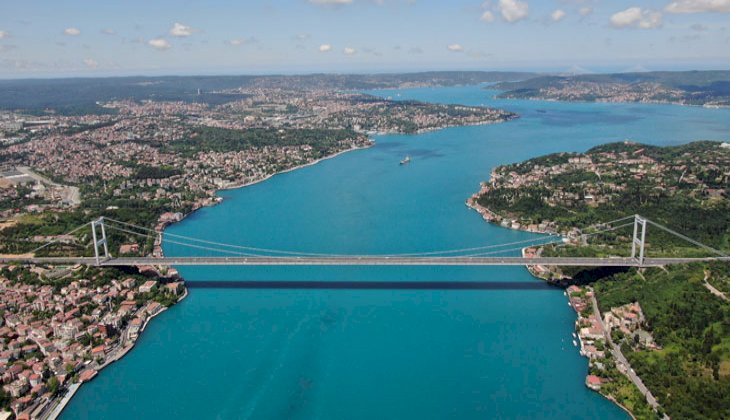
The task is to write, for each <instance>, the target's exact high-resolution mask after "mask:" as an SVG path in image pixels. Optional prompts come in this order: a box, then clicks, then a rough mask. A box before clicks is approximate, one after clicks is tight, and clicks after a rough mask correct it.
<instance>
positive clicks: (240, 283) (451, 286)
mask: <svg viewBox="0 0 730 420" xmlns="http://www.w3.org/2000/svg"><path fill="white" fill-rule="evenodd" d="M185 285H186V286H187V287H188V288H189V289H313V290H548V289H552V288H554V286H551V285H549V284H547V283H543V282H540V281H534V282H526V281H336V280H335V281H326V280H315V281H308V280H232V281H225V280H212V281H205V280H199V281H197V280H196V281H192V280H191V281H186V282H185Z"/></svg>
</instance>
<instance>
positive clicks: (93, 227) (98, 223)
mask: <svg viewBox="0 0 730 420" xmlns="http://www.w3.org/2000/svg"><path fill="white" fill-rule="evenodd" d="M97 227H99V228H100V233H101V239H98V238H99V237H98V235H97V232H96V228H97ZM91 236H92V238H93V240H94V258H95V259H96V265H97V266H98V265H99V264H100V255H99V246H100V245H101V246H103V248H104V259H109V244H108V243H107V240H106V229H104V217H100V218H98V219H96V220H94V221H93V222H91Z"/></svg>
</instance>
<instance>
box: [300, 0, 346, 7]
mask: <svg viewBox="0 0 730 420" xmlns="http://www.w3.org/2000/svg"><path fill="white" fill-rule="evenodd" d="M309 2H310V3H312V4H317V5H323V6H340V5H343V4H350V3H352V0H309Z"/></svg>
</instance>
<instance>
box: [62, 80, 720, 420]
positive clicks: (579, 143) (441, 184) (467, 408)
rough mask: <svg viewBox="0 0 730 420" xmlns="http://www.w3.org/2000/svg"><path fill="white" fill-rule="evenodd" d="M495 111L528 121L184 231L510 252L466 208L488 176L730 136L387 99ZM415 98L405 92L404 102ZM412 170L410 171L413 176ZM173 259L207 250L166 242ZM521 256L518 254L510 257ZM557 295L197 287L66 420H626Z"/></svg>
mask: <svg viewBox="0 0 730 420" xmlns="http://www.w3.org/2000/svg"><path fill="white" fill-rule="evenodd" d="M373 93H376V94H380V95H383V96H393V97H394V98H396V99H398V98H402V99H405V98H415V99H421V100H426V101H432V102H442V103H452V102H453V103H464V104H477V105H478V104H482V103H483V104H489V105H494V106H499V107H503V108H505V109H509V110H513V111H515V112H518V113H519V114H521V116H522V117H521V118H520V119H518V120H516V121H512V122H509V123H506V124H499V125H492V126H479V127H462V128H453V129H447V130H441V131H436V132H430V133H426V134H421V135H416V136H402V135H392V136H381V137H378V138H377V145H376V146H375V147H373V148H370V149H367V150H362V151H356V152H352V153H347V154H344V155H342V156H340V157H337V158H336V159H332V160H327V161H324V162H322V163H320V164H319V165H316V166H312V167H308V168H304V169H302V170H298V171H295V172H291V173H287V174H282V175H279V176H276V177H274V178H272V179H270V180H268V181H266V182H263V183H260V184H257V185H254V186H251V187H248V188H243V189H239V190H231V191H223V192H221V195H222V196H223V197H225V198H226V200H225V201H224V202H223V204H221V205H219V206H216V207H212V208H206V209H202V210H201V211H199V212H197V213H195V214H193V215H191V216H190V217H188V218H187V219H185V221H184V222H182V223H180V224H178V225H175V226H173V227H171V228H170V232H174V233H177V234H183V235H190V236H195V237H199V238H206V239H212V240H217V241H220V242H228V243H239V244H246V245H253V246H258V247H263V248H275V249H289V250H297V251H308V252H327V253H329V252H334V253H401V252H417V251H431V250H439V249H457V248H459V249H460V248H468V247H473V246H481V245H486V244H498V243H505V242H513V241H519V240H524V239H526V238H531V237H534V236H530V235H529V234H526V233H522V232H514V231H511V230H507V229H501V228H498V227H495V226H491V225H488V224H486V223H484V222H483V221H481V219H480V217H479V216H478V215H477V214H476V213H475V212H473V211H469V210H468V209H467V208H466V207H465V206H464V200H465V199H466V198H467V197H468V196H469V195H471V194H472V193H473V192H474V191H475V190H477V189H478V187H479V182H480V181H482V180H485V179H486V178H487V177H488V174H489V172H490V170H491V168H492V167H494V166H496V165H498V164H501V163H507V162H515V161H519V160H523V159H526V158H529V157H532V156H537V155H542V154H545V153H549V152H555V151H581V150H585V149H587V148H589V147H591V146H593V145H596V144H600V143H605V142H609V141H620V140H624V139H626V138H631V139H634V140H637V141H643V142H648V143H654V144H677V143H683V142H687V141H690V140H695V139H718V140H727V139H730V111H729V110H708V109H702V108H688V107H678V106H660V105H634V104H564V103H546V102H530V101H496V100H494V99H492V96H493V95H494V92H490V91H485V90H482V89H479V88H477V87H459V88H438V89H409V90H400V91H382V92H373ZM398 94H400V96H397V95H398ZM405 155H410V156H412V158H413V161H412V163H411V164H410V165H408V166H405V167H402V166H400V165H398V161H399V160H400V159H402V158H403V156H405ZM165 252H166V253H167V254H168V255H193V254H194V255H205V252H203V251H200V250H194V249H185V248H181V247H175V246H173V245H172V244H167V245H166V247H165ZM514 252H516V251H511V253H514ZM181 272H182V274H183V275H184V276H185V278H186V279H187V280H188V282H189V283H193V282H195V281H196V280H198V281H200V280H231V281H233V280H300V281H306V280H363V281H368V280H403V281H431V280H441V281H493V282H514V283H515V284H518V285H519V284H523V283H534V282H536V280H534V279H533V278H531V277H530V276H529V275H528V274H527V273H526V271H525V270H524V269H523V268H520V267H489V268H458V267H451V268H448V267H443V268H432V267H420V268H419V267H416V268H407V267H401V268H397V267H345V268H325V267H300V268H285V267H277V268H241V267H205V268H203V267H187V268H182V269H181ZM574 319H575V314H574V313H573V311H572V309H571V308H570V307H569V306H568V305H567V303H566V299H565V297H564V296H563V294H562V291H561V290H559V289H554V288H550V287H547V286H544V285H538V286H537V287H536V288H534V289H530V290H484V291H463V290H462V291H458V290H451V291H434V290H380V291H373V290H321V289H319V290H311V289H307V290H251V289H192V290H191V294H190V296H189V297H188V298H187V299H186V300H185V301H183V302H182V303H181V304H180V305H177V306H175V307H173V308H171V309H170V310H169V311H167V312H165V313H163V314H162V315H160V316H159V317H158V318H156V319H155V320H154V321H153V322H152V323H151V324H150V326H149V327H148V330H147V331H146V332H145V333H144V334H143V335H142V337H141V339H140V341H139V342H138V344H137V348H135V350H134V351H132V352H131V353H130V354H129V355H127V356H126V357H125V358H124V359H123V360H121V361H120V362H118V363H115V364H114V365H112V366H110V367H109V368H107V369H105V370H104V371H103V372H101V374H100V375H99V376H98V377H97V378H96V379H94V381H92V382H91V383H89V384H87V385H84V386H83V387H81V389H80V391H79V393H78V394H77V395H76V397H74V399H73V400H72V402H71V403H70V405H69V406H68V408H67V410H66V411H65V412H64V415H63V417H64V418H67V419H76V418H104V419H122V418H124V419H126V418H140V417H146V418H149V417H154V418H176V419H187V418H251V419H276V418H282V419H289V418H303V419H304V418H307V419H308V418H321V419H341V418H347V419H370V418H393V419H402V418H419V419H421V418H424V419H443V418H550V419H563V418H589V417H590V418H602V419H613V418H626V416H625V414H624V413H623V412H622V411H621V410H619V409H618V408H616V407H615V406H613V405H612V404H611V403H609V402H608V401H606V400H605V399H603V398H602V397H600V396H598V395H597V394H595V393H592V392H590V391H588V390H587V389H586V388H585V386H584V385H583V380H584V377H585V374H586V370H587V362H586V360H585V359H583V358H581V357H580V356H579V355H578V351H577V349H576V348H575V347H573V345H572V344H571V340H572V337H571V332H572V331H573V322H574Z"/></svg>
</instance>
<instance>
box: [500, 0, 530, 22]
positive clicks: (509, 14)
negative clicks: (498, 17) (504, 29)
mask: <svg viewBox="0 0 730 420" xmlns="http://www.w3.org/2000/svg"><path fill="white" fill-rule="evenodd" d="M498 7H499V11H500V12H501V13H502V17H503V18H504V20H506V21H507V22H510V23H512V22H517V21H518V20H522V19H524V18H526V17H527V15H528V14H529V13H530V5H528V4H527V2H525V1H520V0H499V6H498Z"/></svg>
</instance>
